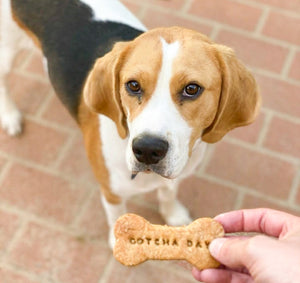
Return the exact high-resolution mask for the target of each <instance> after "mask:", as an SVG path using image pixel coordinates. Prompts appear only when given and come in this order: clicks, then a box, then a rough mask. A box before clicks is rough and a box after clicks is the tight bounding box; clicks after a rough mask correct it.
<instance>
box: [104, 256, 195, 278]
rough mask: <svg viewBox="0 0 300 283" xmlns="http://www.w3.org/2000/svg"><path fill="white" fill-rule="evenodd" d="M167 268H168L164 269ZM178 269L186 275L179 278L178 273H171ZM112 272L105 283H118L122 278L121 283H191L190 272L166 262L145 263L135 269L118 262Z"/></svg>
mask: <svg viewBox="0 0 300 283" xmlns="http://www.w3.org/2000/svg"><path fill="white" fill-rule="evenodd" d="M166 266H169V268H168V269H167V268H164V267H166ZM174 268H176V269H179V270H178V271H180V272H181V273H182V274H183V273H186V275H185V276H184V277H183V276H180V275H178V272H176V273H175V272H174V271H172V269H174ZM112 270H113V272H111V274H110V277H109V278H108V280H107V283H114V282H120V278H122V283H132V282H143V283H154V282H155V283H164V282H176V283H193V282H195V280H194V279H193V277H192V275H191V272H190V271H186V270H184V269H183V267H180V266H179V265H177V266H174V263H173V262H172V261H168V262H164V263H161V262H153V263H150V262H145V263H143V264H141V265H138V266H135V267H126V266H123V265H121V264H120V263H118V262H116V261H115V262H114V265H113V268H112ZM187 276H190V279H187Z"/></svg>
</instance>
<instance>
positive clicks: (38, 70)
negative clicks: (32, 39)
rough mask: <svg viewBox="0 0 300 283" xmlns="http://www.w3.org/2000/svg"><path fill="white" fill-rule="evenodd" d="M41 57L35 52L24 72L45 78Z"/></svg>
mask: <svg viewBox="0 0 300 283" xmlns="http://www.w3.org/2000/svg"><path fill="white" fill-rule="evenodd" d="M42 58H43V57H42V55H41V54H40V53H39V52H35V53H34V54H33V56H32V57H31V58H30V61H29V63H28V65H27V66H26V68H25V71H27V72H30V73H34V74H37V75H41V76H43V77H45V78H46V77H47V74H46V72H45V69H44V65H43V61H42Z"/></svg>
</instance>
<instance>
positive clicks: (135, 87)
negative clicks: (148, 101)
mask: <svg viewBox="0 0 300 283" xmlns="http://www.w3.org/2000/svg"><path fill="white" fill-rule="evenodd" d="M126 89H127V91H128V92H129V93H130V94H133V95H137V94H141V92H142V88H141V86H140V84H139V82H137V81H129V82H128V83H126Z"/></svg>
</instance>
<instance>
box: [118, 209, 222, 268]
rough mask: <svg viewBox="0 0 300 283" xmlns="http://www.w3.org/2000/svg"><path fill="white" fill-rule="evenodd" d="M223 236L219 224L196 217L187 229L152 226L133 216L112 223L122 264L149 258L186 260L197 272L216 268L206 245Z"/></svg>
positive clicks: (125, 216)
mask: <svg viewBox="0 0 300 283" xmlns="http://www.w3.org/2000/svg"><path fill="white" fill-rule="evenodd" d="M222 236H224V229H223V227H222V225H221V224H219V223H218V222H217V221H215V220H213V219H211V218H199V219H197V220H195V221H194V222H192V223H191V224H190V225H188V226H181V227H170V226H166V225H164V226H162V225H153V224H151V223H149V222H148V221H146V220H145V219H144V218H143V217H140V216H138V215H135V214H125V215H123V216H121V217H120V218H119V219H118V220H117V222H116V224H115V237H116V244H115V247H114V256H115V258H116V259H117V260H118V261H119V262H121V263H122V264H124V265H129V266H132V265H137V264H139V263H142V262H144V261H146V260H148V259H159V260H172V259H177V260H186V261H188V262H189V263H191V264H192V265H194V266H196V267H197V268H198V269H206V268H215V267H218V266H219V263H218V262H217V261H216V260H215V259H214V258H213V257H212V256H211V255H210V253H209V250H208V245H209V244H210V242H211V241H212V240H213V239H215V238H218V237H222Z"/></svg>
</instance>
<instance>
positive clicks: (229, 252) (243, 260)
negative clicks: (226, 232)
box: [209, 237, 249, 268]
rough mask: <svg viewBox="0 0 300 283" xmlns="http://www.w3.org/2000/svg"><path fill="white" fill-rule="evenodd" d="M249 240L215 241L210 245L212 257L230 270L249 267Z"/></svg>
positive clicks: (223, 239) (243, 238)
mask: <svg viewBox="0 0 300 283" xmlns="http://www.w3.org/2000/svg"><path fill="white" fill-rule="evenodd" d="M248 241H249V238H246V237H232V238H219V239H215V240H213V241H212V242H211V244H210V245H209V251H210V253H211V255H212V256H213V257H214V258H215V259H216V260H218V261H219V262H221V263H222V264H224V265H226V266H227V267H230V268H239V267H247V265H248V264H247V261H249V255H248V253H247V245H248Z"/></svg>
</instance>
